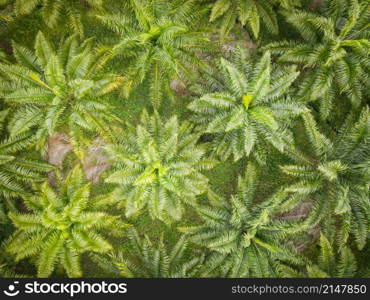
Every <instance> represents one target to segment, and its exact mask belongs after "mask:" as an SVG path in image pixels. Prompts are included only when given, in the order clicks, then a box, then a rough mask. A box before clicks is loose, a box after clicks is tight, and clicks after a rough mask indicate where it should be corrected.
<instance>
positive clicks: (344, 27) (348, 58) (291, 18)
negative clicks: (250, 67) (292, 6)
mask: <svg viewBox="0 0 370 300" xmlns="http://www.w3.org/2000/svg"><path fill="white" fill-rule="evenodd" d="M328 3H329V7H328V9H327V14H326V16H322V15H316V14H313V13H309V12H307V11H296V12H294V13H289V14H286V19H287V21H288V22H289V23H291V24H292V25H293V26H294V27H295V28H296V29H297V30H298V31H299V33H300V34H301V36H302V38H303V41H302V42H294V41H283V42H275V43H272V44H269V45H268V46H267V47H266V49H270V50H271V51H272V53H273V54H278V55H280V57H279V61H281V62H291V63H294V64H300V65H302V67H303V68H304V69H305V72H302V74H303V75H304V77H303V82H302V83H301V84H300V91H299V93H298V97H300V98H302V99H305V100H308V101H316V100H319V101H320V112H321V116H322V117H323V118H327V117H328V116H329V113H330V111H331V110H332V108H333V103H334V101H335V98H336V95H337V93H338V92H339V93H341V94H342V95H345V96H347V97H348V98H349V99H350V101H351V103H352V104H353V105H355V106H358V105H359V104H360V103H361V101H362V93H363V91H365V90H367V89H369V86H370V84H369V76H368V74H369V72H370V63H369V51H370V42H369V30H368V20H369V17H370V3H369V2H368V1H358V0H351V1H338V0H330V1H328ZM343 5H345V6H344V7H343ZM340 98H342V97H340Z"/></svg>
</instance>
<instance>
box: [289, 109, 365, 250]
mask: <svg viewBox="0 0 370 300" xmlns="http://www.w3.org/2000/svg"><path fill="white" fill-rule="evenodd" d="M303 120H304V125H305V129H306V131H307V136H308V141H309V142H310V145H311V147H306V148H305V151H299V150H298V149H288V150H289V151H288V152H287V153H289V154H291V155H290V156H291V157H292V159H294V160H295V162H296V164H292V165H285V166H282V170H283V171H284V172H285V173H286V174H289V175H291V176H294V177H296V178H298V179H299V181H298V182H296V183H293V184H291V185H290V186H289V187H287V190H288V191H289V192H292V193H295V194H297V195H300V196H302V197H303V199H305V198H309V199H312V198H313V199H314V201H315V206H314V209H313V210H312V211H311V214H310V215H309V216H308V218H307V219H306V221H305V224H306V225H305V226H307V228H312V227H314V226H316V225H317V224H321V227H322V230H323V232H324V233H325V235H327V236H328V237H330V238H331V237H332V235H336V238H337V239H338V241H340V243H344V242H345V241H346V240H347V239H348V236H349V233H352V234H353V235H354V237H355V241H356V244H357V246H358V248H359V249H362V248H363V247H364V246H365V244H366V240H367V233H368V230H369V226H370V223H369V216H370V209H369V205H368V204H369V203H368V202H369V198H368V197H369V188H370V185H369V182H370V172H369V170H370V168H369V166H370V165H369V154H370V153H369V149H370V147H369V142H370V114H369V110H368V109H364V110H363V111H362V113H361V115H360V117H359V119H358V121H357V122H355V120H356V118H355V114H352V115H349V117H348V118H347V120H346V122H345V123H344V125H343V127H342V128H341V130H340V133H339V134H338V136H337V138H336V139H334V140H333V141H331V140H330V139H329V138H327V137H326V136H325V135H324V134H322V133H321V132H320V131H319V130H318V128H317V124H316V122H315V120H314V118H313V117H312V115H311V114H308V113H307V114H304V115H303ZM310 149H312V150H311V152H309V150H310ZM302 197H298V198H297V200H298V201H299V200H302ZM335 220H337V221H335ZM335 223H336V225H334V224H335Z"/></svg>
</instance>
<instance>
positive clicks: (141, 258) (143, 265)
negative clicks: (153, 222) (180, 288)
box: [94, 229, 203, 278]
mask: <svg viewBox="0 0 370 300" xmlns="http://www.w3.org/2000/svg"><path fill="white" fill-rule="evenodd" d="M129 238H130V243H129V245H128V247H127V250H126V251H125V250H122V251H118V252H117V253H110V254H109V255H106V256H101V255H100V256H98V255H95V256H94V260H95V261H96V262H97V263H98V264H99V266H101V267H102V269H103V270H106V271H108V272H109V273H110V274H114V275H115V276H119V277H122V276H123V277H129V278H131V277H133V278H189V277H194V276H196V275H197V273H198V271H199V269H200V267H201V265H202V261H203V255H197V256H194V255H193V256H194V257H193V258H191V259H190V258H188V255H187V251H188V250H189V249H188V243H187V241H186V239H185V238H184V237H180V238H179V240H178V241H177V243H176V244H175V245H173V247H171V248H170V249H169V248H168V247H167V246H166V244H165V242H164V240H163V235H162V236H161V238H160V240H159V241H158V242H156V243H154V242H153V241H151V240H150V238H149V237H148V236H146V235H145V236H144V237H140V235H139V234H138V232H137V231H136V230H135V229H132V230H131V231H130V234H129Z"/></svg>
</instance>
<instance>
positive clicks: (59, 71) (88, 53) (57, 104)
mask: <svg viewBox="0 0 370 300" xmlns="http://www.w3.org/2000/svg"><path fill="white" fill-rule="evenodd" d="M92 47H93V45H92V41H91V40H86V41H85V42H83V43H82V44H79V43H78V40H77V39H76V37H75V36H72V37H70V38H68V39H67V40H65V41H64V42H63V46H62V47H60V49H59V50H58V51H55V50H54V49H53V47H52V45H51V44H50V43H49V42H48V41H47V40H46V38H45V37H44V35H43V34H42V33H41V32H40V33H39V34H38V35H37V38H36V43H35V53H33V52H31V51H29V50H28V49H26V48H24V47H22V46H19V45H17V44H14V45H13V49H14V56H15V58H16V60H17V62H18V64H17V65H15V64H5V63H2V64H0V73H2V75H3V76H4V77H5V79H6V81H5V82H4V83H3V84H1V86H0V95H2V96H3V98H4V99H5V102H6V103H8V104H9V105H10V106H11V107H13V108H14V114H13V118H12V120H11V121H10V122H9V126H8V129H9V131H10V134H11V136H12V137H13V136H16V135H18V134H21V133H24V132H28V130H29V129H32V128H34V127H36V128H37V131H36V136H37V139H38V147H39V148H40V149H42V150H44V147H43V146H44V145H45V142H46V140H47V138H48V137H50V136H51V135H53V134H54V133H55V132H58V131H62V132H65V133H67V134H69V135H70V136H71V138H72V140H73V141H75V142H76V141H78V140H79V141H80V142H81V141H84V139H86V132H89V133H96V132H97V133H100V134H103V135H107V133H108V132H109V126H108V123H107V122H108V121H110V122H113V121H115V120H116V117H114V115H113V114H112V113H111V112H110V108H109V105H107V104H106V102H103V101H102V99H101V98H102V96H103V95H105V94H107V93H109V92H110V91H112V90H113V89H115V88H117V87H118V86H119V85H120V83H121V81H120V78H119V77H117V76H115V75H113V74H105V73H103V72H101V69H102V66H103V60H101V59H100V58H101V55H100V54H99V53H98V54H95V53H94V52H93V49H92ZM83 132H84V134H83Z"/></svg>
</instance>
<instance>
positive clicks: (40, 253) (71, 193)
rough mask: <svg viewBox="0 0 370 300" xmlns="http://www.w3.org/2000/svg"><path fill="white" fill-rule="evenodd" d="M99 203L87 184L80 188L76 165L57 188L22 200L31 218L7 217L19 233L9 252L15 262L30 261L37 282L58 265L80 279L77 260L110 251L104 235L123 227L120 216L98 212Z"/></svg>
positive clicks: (44, 189) (45, 187)
mask: <svg viewBox="0 0 370 300" xmlns="http://www.w3.org/2000/svg"><path fill="white" fill-rule="evenodd" d="M101 200H102V198H101V197H100V198H99V197H97V198H95V199H93V198H91V197H90V184H89V183H88V184H85V183H84V179H83V173H82V171H81V168H80V167H79V166H77V167H75V168H74V169H73V171H72V172H71V173H70V175H69V176H68V177H67V178H66V179H65V181H64V183H63V184H60V185H59V186H58V189H54V188H52V187H51V186H50V185H49V184H48V183H46V182H45V183H44V184H43V185H42V186H41V187H40V189H39V193H38V194H37V195H34V196H32V197H27V198H25V204H26V205H27V208H28V209H29V210H30V211H32V213H26V214H23V213H10V214H9V217H10V219H11V220H12V221H13V224H14V226H15V227H16V228H17V230H16V231H15V233H14V234H13V235H12V236H11V237H10V240H9V241H8V247H7V251H8V252H9V253H11V254H14V255H15V256H16V260H17V261H18V260H21V259H24V258H27V257H32V258H34V260H35V263H36V266H37V275H38V277H47V276H49V275H51V274H52V272H53V271H54V269H55V266H56V265H57V264H61V266H63V268H64V269H65V270H66V272H67V274H68V276H69V277H79V276H82V271H81V266H80V255H81V254H82V253H84V252H86V251H93V252H102V253H104V252H107V251H109V250H111V249H112V246H111V244H110V243H109V242H108V240H107V239H106V238H105V237H103V235H102V232H103V230H105V232H106V231H109V232H110V233H111V234H113V233H114V232H117V231H120V228H123V226H124V224H122V223H121V222H120V220H119V217H116V216H113V215H110V214H108V213H105V212H103V211H101V206H100V204H99V201H101ZM103 202H104V201H103Z"/></svg>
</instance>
